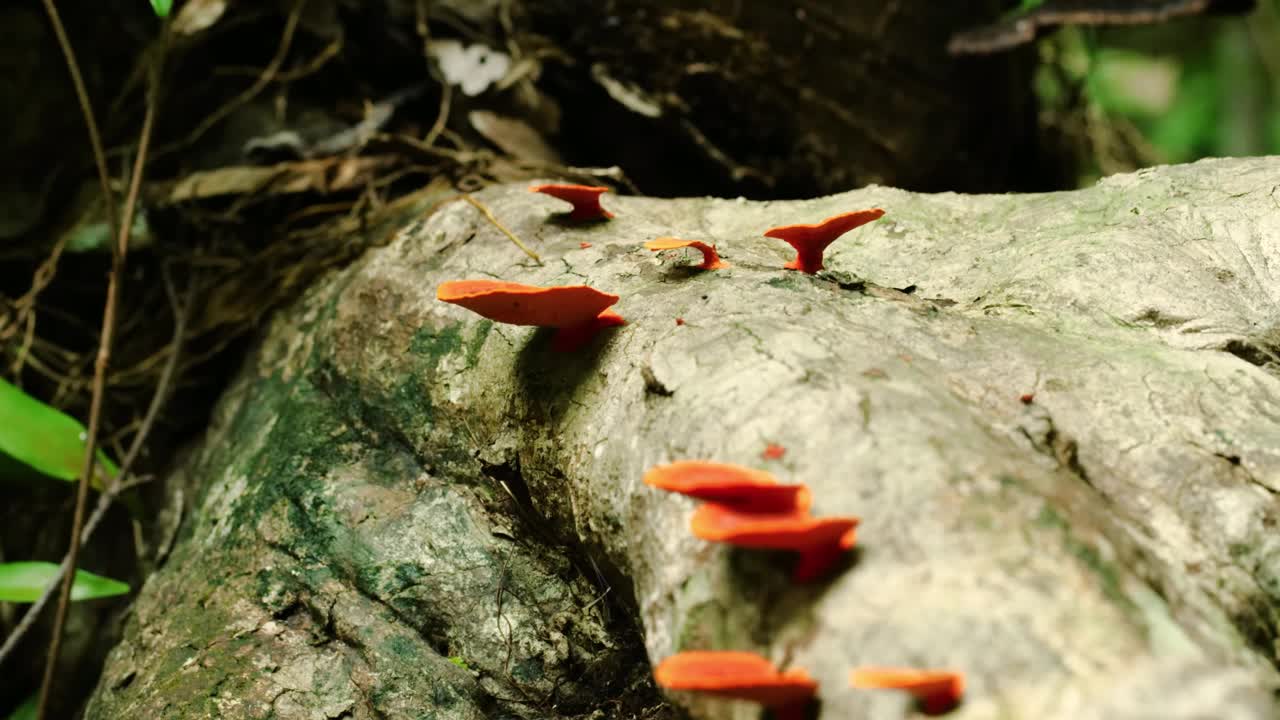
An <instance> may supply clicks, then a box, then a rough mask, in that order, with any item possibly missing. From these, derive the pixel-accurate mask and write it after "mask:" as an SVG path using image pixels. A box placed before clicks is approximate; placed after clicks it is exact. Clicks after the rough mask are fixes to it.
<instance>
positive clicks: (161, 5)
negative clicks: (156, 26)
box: [151, 0, 173, 17]
mask: <svg viewBox="0 0 1280 720" xmlns="http://www.w3.org/2000/svg"><path fill="white" fill-rule="evenodd" d="M172 8H173V0H151V9H152V10H154V11H155V12H156V17H169V10H171V9H172Z"/></svg>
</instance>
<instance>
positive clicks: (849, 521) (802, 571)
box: [689, 503, 858, 583]
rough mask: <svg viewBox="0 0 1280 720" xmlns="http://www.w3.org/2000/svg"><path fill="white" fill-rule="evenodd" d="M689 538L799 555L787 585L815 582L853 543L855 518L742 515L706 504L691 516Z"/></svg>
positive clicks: (803, 514)
mask: <svg viewBox="0 0 1280 720" xmlns="http://www.w3.org/2000/svg"><path fill="white" fill-rule="evenodd" d="M689 526H690V528H691V529H692V530H693V534H694V535H696V536H697V537H700V538H702V539H703V540H710V541H712V542H723V543H728V544H730V545H736V546H738V547H744V548H754V549H759V550H791V551H793V552H797V553H799V554H800V559H799V561H798V562H797V563H796V566H795V568H794V569H793V570H792V573H791V579H792V581H794V582H797V583H805V582H812V581H814V580H817V579H819V578H821V577H823V576H824V575H826V574H827V572H828V571H829V570H830V569H831V567H832V566H833V565H835V563H836V562H837V561H838V560H839V559H840V556H841V555H843V554H844V553H845V552H847V551H849V550H851V549H853V546H854V543H855V542H856V541H857V534H856V528H857V526H858V518H855V517H813V516H811V515H809V514H808V512H806V511H794V510H793V511H789V512H772V513H761V512H742V511H739V510H736V509H734V508H730V507H726V506H724V505H718V504H716V503H707V504H705V505H701V506H699V507H698V509H697V510H695V511H694V513H693V518H692V520H690V522H689Z"/></svg>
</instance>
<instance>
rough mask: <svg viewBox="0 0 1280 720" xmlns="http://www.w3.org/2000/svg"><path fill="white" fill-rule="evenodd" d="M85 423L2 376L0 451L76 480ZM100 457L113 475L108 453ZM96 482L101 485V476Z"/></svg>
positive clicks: (114, 469)
mask: <svg viewBox="0 0 1280 720" xmlns="http://www.w3.org/2000/svg"><path fill="white" fill-rule="evenodd" d="M84 432H85V430H84V426H83V425H81V424H80V423H79V421H77V420H76V419H75V418H73V417H71V416H70V415H67V414H66V413H63V412H61V411H59V410H55V409H54V408H51V407H49V406H48V405H45V404H44V403H42V402H40V401H39V400H37V399H35V398H33V397H31V396H30V395H28V394H26V393H24V392H22V390H20V389H18V387H17V386H15V385H13V384H12V383H9V382H6V381H5V380H3V379H0V453H4V454H5V455H8V456H10V457H12V458H13V459H14V460H17V461H18V462H20V463H22V464H24V465H27V466H30V467H31V468H34V469H35V470H38V471H39V472H41V473H44V474H45V475H49V476H51V477H55V478H58V479H59V480H66V481H67V482H75V481H76V479H78V478H79V477H80V464H81V463H82V462H83V461H84ZM98 461H99V462H100V463H102V466H103V467H105V468H106V469H107V471H108V472H110V473H111V474H112V475H114V474H116V473H117V472H119V468H117V467H116V466H115V464H114V463H112V462H111V461H110V460H109V459H107V456H106V454H105V453H103V452H102V451H101V450H99V451H98ZM93 486H94V487H96V488H101V487H102V482H101V480H100V479H99V478H96V477H95V478H94V483H93Z"/></svg>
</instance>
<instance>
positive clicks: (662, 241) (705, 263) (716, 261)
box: [644, 237, 729, 270]
mask: <svg viewBox="0 0 1280 720" xmlns="http://www.w3.org/2000/svg"><path fill="white" fill-rule="evenodd" d="M644 246H645V248H646V249H648V250H653V251H654V252H660V251H662V250H679V249H680V248H693V249H695V250H697V251H698V252H700V253H702V264H700V265H698V267H699V268H701V269H702V270H719V269H720V268H726V267H729V263H727V262H725V261H723V260H721V259H720V255H719V254H718V253H716V249H715V247H714V246H712V245H708V244H706V243H704V242H702V241H701V240H681V239H680V238H674V237H660V238H658V239H656V240H650V241H649V242H647V243H645V244H644Z"/></svg>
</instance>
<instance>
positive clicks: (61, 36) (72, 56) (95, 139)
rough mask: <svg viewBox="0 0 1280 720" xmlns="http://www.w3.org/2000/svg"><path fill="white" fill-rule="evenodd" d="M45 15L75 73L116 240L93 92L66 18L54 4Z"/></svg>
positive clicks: (73, 78)
mask: <svg viewBox="0 0 1280 720" xmlns="http://www.w3.org/2000/svg"><path fill="white" fill-rule="evenodd" d="M44 9H45V13H47V14H48V15H49V23H50V24H51V25H53V34H54V35H55V36H56V37H57V38H58V47H60V48H62V55H63V57H64V58H65V60H66V63H67V71H68V72H70V73H71V83H72V84H73V85H75V89H76V99H77V100H78V101H79V102H80V113H81V114H82V115H84V126H85V129H86V130H87V131H88V132H89V146H90V148H91V149H92V151H93V162H94V164H95V165H97V167H98V182H99V183H101V185H102V202H103V204H104V205H105V206H106V213H107V228H108V230H109V232H110V233H111V236H114V235H115V233H116V228H117V227H118V226H117V225H116V204H115V201H114V200H113V199H112V195H111V176H110V174H109V173H108V172H107V154H106V152H104V151H103V149H102V135H101V134H99V132H98V121H97V120H96V119H95V118H94V115H93V103H92V102H91V101H90V100H89V91H88V90H86V89H85V85H84V77H83V76H82V75H81V74H80V63H78V62H76V53H75V49H74V48H72V47H71V41H70V40H69V39H67V31H66V28H64V27H63V26H62V16H61V15H59V14H58V8H56V7H54V4H53V0H44Z"/></svg>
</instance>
